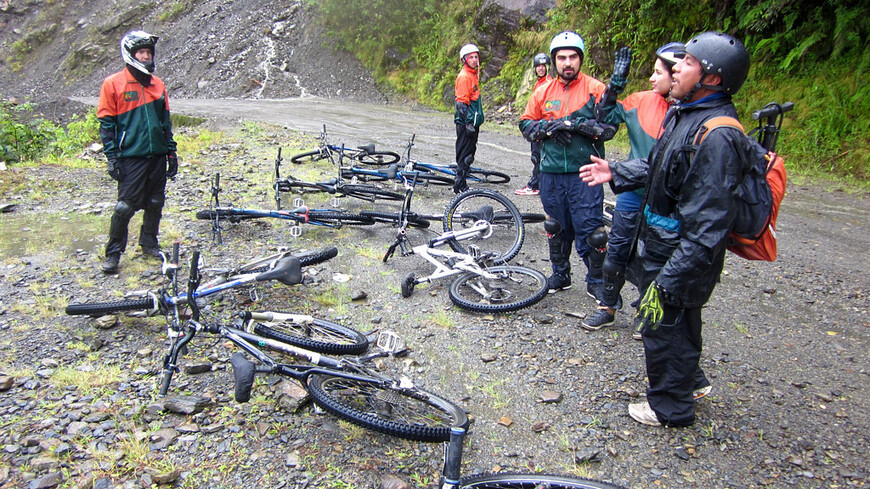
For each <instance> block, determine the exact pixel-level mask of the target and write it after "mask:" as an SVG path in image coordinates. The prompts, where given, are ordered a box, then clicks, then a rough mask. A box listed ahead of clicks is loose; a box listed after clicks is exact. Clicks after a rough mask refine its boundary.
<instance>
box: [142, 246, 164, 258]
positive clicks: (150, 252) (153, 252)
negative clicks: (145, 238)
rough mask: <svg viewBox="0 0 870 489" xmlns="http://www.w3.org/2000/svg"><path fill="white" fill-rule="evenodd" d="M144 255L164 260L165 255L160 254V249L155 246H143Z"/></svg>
mask: <svg viewBox="0 0 870 489" xmlns="http://www.w3.org/2000/svg"><path fill="white" fill-rule="evenodd" d="M142 254H143V255H145V256H150V257H152V258H160V259H163V255H161V254H160V248H155V247H154V246H143V247H142Z"/></svg>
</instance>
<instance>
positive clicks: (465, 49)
mask: <svg viewBox="0 0 870 489" xmlns="http://www.w3.org/2000/svg"><path fill="white" fill-rule="evenodd" d="M471 53H480V49H477V46H475V45H474V44H470V43H469V44H466V45H465V46H462V47H461V48H460V49H459V60H460V61H462V62H463V63H464V62H465V57H466V56H468V55H469V54H471Z"/></svg>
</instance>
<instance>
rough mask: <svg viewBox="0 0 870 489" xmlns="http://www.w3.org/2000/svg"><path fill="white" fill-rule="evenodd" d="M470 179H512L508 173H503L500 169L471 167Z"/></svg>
mask: <svg viewBox="0 0 870 489" xmlns="http://www.w3.org/2000/svg"><path fill="white" fill-rule="evenodd" d="M468 181H470V182H483V183H508V182H510V181H511V177H510V176H509V175H508V174H507V173H502V172H500V171H493V170H482V169H480V168H469V169H468Z"/></svg>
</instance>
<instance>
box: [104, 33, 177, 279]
mask: <svg viewBox="0 0 870 489" xmlns="http://www.w3.org/2000/svg"><path fill="white" fill-rule="evenodd" d="M156 44H157V36H153V35H151V34H148V33H147V32H144V31H132V32H129V33H127V34H126V35H125V36H124V37H123V38H122V39H121V58H122V59H123V60H124V63H125V64H126V66H125V68H124V69H123V70H121V71H119V72H117V73H115V74H114V75H111V76H109V77H107V78H106V79H105V80H104V81H103V85H102V87H101V88H100V101H99V106H98V108H97V118H98V119H99V121H100V138H101V139H102V140H103V153H104V154H105V155H106V159H107V160H108V173H109V176H111V177H112V179H114V180H116V181H117V182H118V203H117V204H116V205H115V212H114V213H113V214H112V221H111V224H110V226H109V242H108V243H107V244H106V258H105V260H104V261H103V265H102V268H103V271H104V272H105V273H115V272H117V271H118V264H119V262H120V259H121V254H122V253H124V250H125V249H126V248H127V225H128V224H129V223H130V219H131V218H132V217H133V214H135V213H136V211H137V210H140V209H142V210H143V211H144V214H143V216H142V227H141V229H140V231H139V246H141V247H142V254H143V255H146V256H152V257H158V258H159V257H160V245H159V244H158V242H157V234H158V232H159V228H160V219H161V217H162V215H163V202H164V200H165V190H166V179H167V178H174V177H175V174H176V173H177V172H178V157H177V156H176V154H175V148H176V144H175V140H174V139H173V138H172V124H171V123H170V121H169V99H168V98H167V95H166V87H165V86H164V85H163V81H162V80H161V79H160V78H157V77H156V76H154V75H153V74H152V73H153V72H154V67H155V62H154V47H155V45H156Z"/></svg>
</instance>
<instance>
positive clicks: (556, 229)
mask: <svg viewBox="0 0 870 489" xmlns="http://www.w3.org/2000/svg"><path fill="white" fill-rule="evenodd" d="M544 231H546V232H547V237H548V238H552V237H553V236H555V235H557V234H559V233H561V232H562V225H561V224H559V221H557V220H555V219H553V218H552V217H548V218H547V220H546V221H544Z"/></svg>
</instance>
